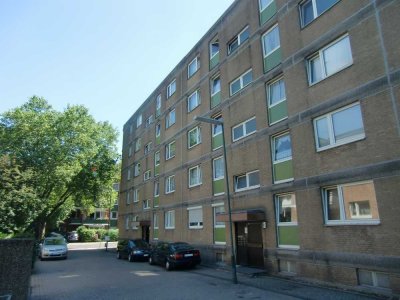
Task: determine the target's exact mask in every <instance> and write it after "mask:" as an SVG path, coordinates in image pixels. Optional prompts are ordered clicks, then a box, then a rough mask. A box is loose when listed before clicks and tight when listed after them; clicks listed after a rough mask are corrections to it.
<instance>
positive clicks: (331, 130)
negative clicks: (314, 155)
mask: <svg viewBox="0 0 400 300" xmlns="http://www.w3.org/2000/svg"><path fill="white" fill-rule="evenodd" d="M314 133H315V142H316V146H317V150H318V151H321V150H325V149H329V148H332V147H335V146H340V145H343V144H347V143H350V142H353V141H357V140H360V139H363V138H364V137H365V132H364V124H363V120H362V116H361V107H360V103H358V102H357V103H354V104H352V105H350V106H346V107H344V108H340V109H338V110H335V111H333V112H330V113H328V114H326V115H324V116H321V117H319V118H316V119H315V120H314Z"/></svg>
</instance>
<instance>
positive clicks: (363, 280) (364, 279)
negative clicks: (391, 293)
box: [358, 270, 374, 286]
mask: <svg viewBox="0 0 400 300" xmlns="http://www.w3.org/2000/svg"><path fill="white" fill-rule="evenodd" d="M358 280H359V282H360V284H362V285H369V286H374V282H373V280H372V272H371V271H365V270H358Z"/></svg>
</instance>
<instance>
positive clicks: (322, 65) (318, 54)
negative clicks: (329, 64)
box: [307, 34, 353, 86]
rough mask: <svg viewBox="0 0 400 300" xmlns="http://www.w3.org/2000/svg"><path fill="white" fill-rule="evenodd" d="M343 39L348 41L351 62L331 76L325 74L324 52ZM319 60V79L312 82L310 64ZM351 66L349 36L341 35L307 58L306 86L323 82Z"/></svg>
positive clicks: (351, 54)
mask: <svg viewBox="0 0 400 300" xmlns="http://www.w3.org/2000/svg"><path fill="white" fill-rule="evenodd" d="M344 39H348V43H349V49H346V50H349V51H350V56H351V61H349V62H348V63H347V64H345V65H343V66H341V67H340V68H339V69H337V70H335V71H334V72H333V73H331V74H327V71H326V67H325V56H324V52H325V51H326V50H327V49H329V48H331V47H333V46H334V45H337V44H338V43H340V42H341V41H343V40H344ZM316 59H319V60H320V64H319V67H320V69H321V74H320V75H321V78H320V79H318V80H315V81H312V71H311V70H312V68H311V62H312V61H314V60H316ZM351 65H353V53H352V51H351V44H350V36H349V34H345V35H342V36H341V37H339V38H337V39H335V40H334V41H333V42H331V43H330V44H328V45H326V46H325V47H323V48H321V49H320V50H318V51H317V52H316V53H314V54H313V55H311V56H310V57H309V58H307V77H308V84H309V86H312V85H314V84H317V83H318V82H321V81H323V80H324V79H326V78H328V77H330V76H332V75H334V74H336V73H339V72H340V71H342V70H344V69H346V68H348V67H350V66H351Z"/></svg>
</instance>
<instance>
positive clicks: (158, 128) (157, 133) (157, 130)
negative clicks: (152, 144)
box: [155, 123, 161, 138]
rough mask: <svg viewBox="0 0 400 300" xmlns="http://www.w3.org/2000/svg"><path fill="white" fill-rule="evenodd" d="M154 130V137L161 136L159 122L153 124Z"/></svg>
mask: <svg viewBox="0 0 400 300" xmlns="http://www.w3.org/2000/svg"><path fill="white" fill-rule="evenodd" d="M155 131H156V138H158V137H159V136H161V123H157V124H156V126H155Z"/></svg>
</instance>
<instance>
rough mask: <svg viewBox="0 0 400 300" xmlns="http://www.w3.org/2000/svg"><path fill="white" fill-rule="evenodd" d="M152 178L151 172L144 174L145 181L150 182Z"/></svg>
mask: <svg viewBox="0 0 400 300" xmlns="http://www.w3.org/2000/svg"><path fill="white" fill-rule="evenodd" d="M150 178H151V170H147V171H146V172H144V174H143V181H147V180H150Z"/></svg>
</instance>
